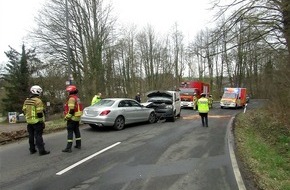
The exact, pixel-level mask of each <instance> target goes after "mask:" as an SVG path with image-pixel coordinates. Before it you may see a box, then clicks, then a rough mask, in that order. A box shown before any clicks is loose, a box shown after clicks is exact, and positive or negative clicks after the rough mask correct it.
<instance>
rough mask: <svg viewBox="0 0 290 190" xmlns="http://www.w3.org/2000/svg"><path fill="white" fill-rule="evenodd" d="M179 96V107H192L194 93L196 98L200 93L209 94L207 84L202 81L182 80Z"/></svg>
mask: <svg viewBox="0 0 290 190" xmlns="http://www.w3.org/2000/svg"><path fill="white" fill-rule="evenodd" d="M179 90H180V98H181V107H182V108H186V107H191V108H194V107H195V105H194V101H193V96H194V94H196V96H197V98H200V94H201V93H205V94H206V96H207V97H208V95H209V84H208V83H204V82H202V81H186V82H182V83H181V85H180V88H179Z"/></svg>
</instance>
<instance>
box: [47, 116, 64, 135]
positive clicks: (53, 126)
mask: <svg viewBox="0 0 290 190" xmlns="http://www.w3.org/2000/svg"><path fill="white" fill-rule="evenodd" d="M65 128H66V121H64V119H56V120H51V121H47V122H45V129H44V132H45V133H50V132H53V131H58V130H63V129H65Z"/></svg>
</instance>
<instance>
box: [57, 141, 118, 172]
mask: <svg viewBox="0 0 290 190" xmlns="http://www.w3.org/2000/svg"><path fill="white" fill-rule="evenodd" d="M119 144H121V142H117V143H115V144H112V145H111V146H108V147H107V148H104V149H103V150H100V151H99V152H96V153H94V154H92V155H90V156H88V157H86V158H84V159H82V160H80V161H78V162H77V163H75V164H73V165H71V166H69V167H67V168H65V169H63V170H61V171H60V172H57V173H56V175H62V174H64V173H65V172H67V171H69V170H71V169H73V168H75V167H77V166H78V165H80V164H82V163H84V162H86V161H88V160H89V159H91V158H93V157H95V156H97V155H99V154H101V153H103V152H105V151H107V150H109V149H111V148H113V147H115V146H117V145H119Z"/></svg>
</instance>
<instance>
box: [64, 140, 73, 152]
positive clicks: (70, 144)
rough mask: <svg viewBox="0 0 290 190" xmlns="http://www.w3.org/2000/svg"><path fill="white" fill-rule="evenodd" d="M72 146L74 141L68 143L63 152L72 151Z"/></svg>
mask: <svg viewBox="0 0 290 190" xmlns="http://www.w3.org/2000/svg"><path fill="white" fill-rule="evenodd" d="M71 147H72V142H68V143H67V145H66V148H65V149H63V150H62V152H68V153H70V152H72V151H71Z"/></svg>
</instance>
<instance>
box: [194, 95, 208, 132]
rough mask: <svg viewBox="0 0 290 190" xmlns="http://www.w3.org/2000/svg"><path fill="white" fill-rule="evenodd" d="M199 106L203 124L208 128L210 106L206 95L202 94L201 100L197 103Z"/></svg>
mask: <svg viewBox="0 0 290 190" xmlns="http://www.w3.org/2000/svg"><path fill="white" fill-rule="evenodd" d="M197 105H198V112H199V115H200V117H201V122H202V126H203V127H208V112H209V106H208V99H207V98H206V97H205V94H204V93H202V94H201V98H200V99H198V101H197Z"/></svg>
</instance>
